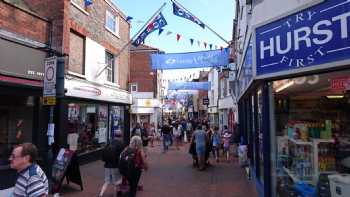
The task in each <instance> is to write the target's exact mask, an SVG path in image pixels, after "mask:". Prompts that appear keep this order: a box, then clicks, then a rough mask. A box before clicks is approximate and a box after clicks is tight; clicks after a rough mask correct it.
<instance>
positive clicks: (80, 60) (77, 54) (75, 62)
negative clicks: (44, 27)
mask: <svg viewBox="0 0 350 197" xmlns="http://www.w3.org/2000/svg"><path fill="white" fill-rule="evenodd" d="M68 70H69V71H72V72H74V73H77V74H81V75H84V74H85V37H83V36H81V35H79V34H77V33H75V32H73V31H71V32H70V34H69V66H68Z"/></svg>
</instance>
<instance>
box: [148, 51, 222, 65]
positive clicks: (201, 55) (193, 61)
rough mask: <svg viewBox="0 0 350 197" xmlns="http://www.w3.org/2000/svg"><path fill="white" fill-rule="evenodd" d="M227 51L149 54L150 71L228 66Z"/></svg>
mask: <svg viewBox="0 0 350 197" xmlns="http://www.w3.org/2000/svg"><path fill="white" fill-rule="evenodd" d="M228 58H229V50H228V49H227V48H226V49H223V50H211V51H201V52H192V53H168V54H151V60H152V69H155V70H156V69H186V68H203V67H218V66H225V65H228V64H229V62H228Z"/></svg>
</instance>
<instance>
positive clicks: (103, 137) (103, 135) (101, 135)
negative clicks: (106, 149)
mask: <svg viewBox="0 0 350 197" xmlns="http://www.w3.org/2000/svg"><path fill="white" fill-rule="evenodd" d="M105 142H107V128H99V129H98V143H105Z"/></svg>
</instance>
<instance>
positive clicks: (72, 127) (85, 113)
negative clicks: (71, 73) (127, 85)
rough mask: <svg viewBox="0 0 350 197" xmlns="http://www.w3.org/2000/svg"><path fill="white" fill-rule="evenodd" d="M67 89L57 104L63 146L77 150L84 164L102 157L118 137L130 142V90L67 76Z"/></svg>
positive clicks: (60, 138) (60, 140)
mask: <svg viewBox="0 0 350 197" xmlns="http://www.w3.org/2000/svg"><path fill="white" fill-rule="evenodd" d="M65 88H66V90H67V92H66V93H65V97H64V98H63V99H61V100H60V102H59V104H58V106H57V112H58V113H57V114H59V115H58V119H57V121H58V123H59V124H57V126H58V127H59V128H58V131H60V132H59V133H58V134H57V136H58V138H59V144H60V146H67V147H69V149H71V150H74V151H76V152H77V154H78V156H79V157H80V160H81V161H82V162H83V163H84V162H88V161H91V160H96V159H97V158H99V157H98V156H99V154H100V150H101V149H102V148H103V147H104V145H105V144H106V143H107V142H108V141H109V140H111V139H112V138H113V137H115V136H120V135H121V136H123V138H124V142H125V143H128V142H129V132H130V131H129V105H130V104H131V95H130V94H129V93H128V92H126V91H122V90H119V89H117V88H112V87H105V86H102V85H98V84H94V83H91V82H87V81H85V80H80V79H75V78H70V79H65ZM94 157H96V158H94Z"/></svg>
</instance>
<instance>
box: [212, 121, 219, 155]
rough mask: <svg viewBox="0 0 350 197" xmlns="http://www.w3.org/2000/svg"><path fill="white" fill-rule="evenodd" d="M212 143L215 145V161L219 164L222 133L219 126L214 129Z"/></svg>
mask: <svg viewBox="0 0 350 197" xmlns="http://www.w3.org/2000/svg"><path fill="white" fill-rule="evenodd" d="M212 143H213V154H214V157H215V160H216V162H219V149H220V133H219V127H217V126H215V127H214V132H213V136H212Z"/></svg>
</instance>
